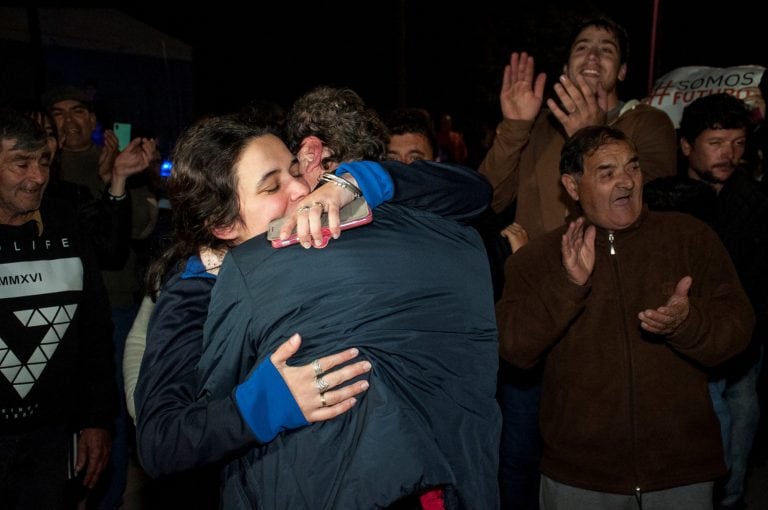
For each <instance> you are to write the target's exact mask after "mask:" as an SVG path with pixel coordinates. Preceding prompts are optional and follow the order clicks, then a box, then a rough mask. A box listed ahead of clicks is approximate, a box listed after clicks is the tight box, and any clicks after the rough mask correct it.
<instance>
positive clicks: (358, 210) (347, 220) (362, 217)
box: [267, 197, 373, 248]
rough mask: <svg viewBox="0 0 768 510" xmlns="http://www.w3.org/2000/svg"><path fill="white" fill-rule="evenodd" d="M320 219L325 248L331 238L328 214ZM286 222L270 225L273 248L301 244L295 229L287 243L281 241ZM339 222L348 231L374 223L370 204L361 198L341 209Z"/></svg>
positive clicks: (280, 220) (279, 220) (268, 237)
mask: <svg viewBox="0 0 768 510" xmlns="http://www.w3.org/2000/svg"><path fill="white" fill-rule="evenodd" d="M320 218H321V221H322V225H323V226H322V232H323V246H325V245H327V244H328V241H329V240H330V238H331V231H330V229H329V228H328V213H323V215H322V216H321V217H320ZM284 221H285V218H278V219H276V220H273V221H272V222H271V223H270V224H269V230H268V231H267V240H268V241H272V246H273V247H274V248H284V247H286V246H290V245H292V244H296V243H298V242H299V237H298V235H297V234H296V229H295V228H294V229H293V234H292V235H291V236H290V237H289V238H288V239H286V240H285V241H281V240H280V227H282V226H283V222H284ZM339 221H340V224H341V230H347V229H350V228H355V227H359V226H361V225H365V224H367V223H370V222H371V221H373V214H372V213H371V208H370V207H368V202H366V201H365V199H364V198H362V197H360V198H356V199H354V200H353V201H352V202H350V203H348V204H347V205H345V206H344V207H342V208H341V211H339Z"/></svg>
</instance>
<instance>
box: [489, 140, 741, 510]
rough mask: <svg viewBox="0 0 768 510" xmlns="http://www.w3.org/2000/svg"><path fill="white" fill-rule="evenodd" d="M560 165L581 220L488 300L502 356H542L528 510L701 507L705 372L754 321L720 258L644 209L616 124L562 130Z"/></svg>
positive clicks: (708, 431) (708, 243)
mask: <svg viewBox="0 0 768 510" xmlns="http://www.w3.org/2000/svg"><path fill="white" fill-rule="evenodd" d="M560 171H561V173H562V177H561V182H562V184H563V186H564V187H565V190H566V192H567V193H568V195H569V196H570V197H571V198H572V199H573V200H574V201H575V202H577V203H578V204H579V205H580V207H581V210H582V212H583V216H582V217H580V218H579V219H577V220H575V221H574V222H572V223H570V224H569V225H567V226H563V227H562V228H560V229H557V230H555V231H552V232H550V233H548V234H545V235H544V236H542V237H539V238H537V239H534V240H533V241H531V242H530V243H529V244H528V245H526V246H524V247H523V248H521V249H520V250H519V251H518V252H517V253H516V254H515V256H514V257H510V259H508V261H507V266H506V273H507V276H508V278H507V282H506V285H505V289H504V294H503V296H502V298H501V301H500V302H499V303H498V305H497V313H498V323H499V335H500V342H501V355H502V357H503V358H505V359H506V360H507V361H509V362H511V363H513V364H514V365H517V366H519V367H521V368H526V367H530V366H533V365H534V364H536V363H537V362H538V361H539V360H543V363H544V375H543V383H542V393H541V412H540V427H541V433H542V437H543V440H544V451H543V458H542V463H541V472H542V478H541V493H540V505H541V508H542V510H546V509H548V508H557V509H558V510H559V509H570V508H577V507H578V508H590V509H598V510H599V509H614V508H626V507H625V506H622V505H626V504H628V503H629V502H630V501H631V499H637V500H638V502H640V501H642V505H643V506H644V507H646V508H651V507H653V508H675V509H679V510H687V509H691V510H693V509H701V508H711V504H712V485H713V483H712V481H713V480H714V479H715V478H717V477H718V476H720V475H722V474H723V473H724V472H725V465H724V463H723V460H722V449H721V445H720V433H719V428H718V423H717V419H716V417H715V414H714V411H713V410H712V405H711V402H710V398H709V393H708V389H707V374H706V373H705V367H711V366H714V365H718V364H719V363H722V362H723V361H725V360H726V359H728V358H729V357H731V356H733V355H734V354H736V353H738V352H739V351H740V350H742V349H743V348H744V347H745V346H746V341H745V339H748V338H749V333H750V331H751V328H752V326H753V322H754V316H753V312H752V308H751V306H750V304H749V300H748V299H747V297H746V294H745V293H744V291H743V289H742V287H741V285H740V283H739V280H738V277H737V275H736V272H735V270H734V268H733V264H732V263H731V261H730V259H729V257H728V254H727V253H726V251H725V249H724V248H723V245H722V244H721V242H720V241H719V239H718V237H717V235H716V234H715V232H714V231H712V230H711V229H710V228H709V227H707V226H706V225H705V224H704V223H702V222H700V221H698V220H696V219H694V218H693V217H691V216H688V215H684V214H679V213H661V212H649V211H648V210H647V209H645V208H644V207H643V204H642V172H641V169H640V164H639V158H638V156H637V150H636V148H635V146H634V144H633V143H632V141H631V140H630V139H629V138H628V137H627V135H625V134H624V133H622V132H621V131H618V130H616V129H613V128H610V127H606V126H592V127H587V128H584V129H582V130H580V131H578V132H576V133H575V134H574V135H573V137H572V138H571V139H569V140H568V141H567V142H566V144H565V146H564V147H563V153H562V157H561V160H560ZM627 500H630V501H627ZM579 505H581V506H579ZM649 505H650V506H649Z"/></svg>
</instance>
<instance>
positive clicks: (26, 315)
mask: <svg viewBox="0 0 768 510" xmlns="http://www.w3.org/2000/svg"><path fill="white" fill-rule="evenodd" d="M75 310H77V304H74V305H64V306H49V307H45V308H32V309H29V310H18V311H16V312H14V315H15V316H16V318H17V319H18V320H19V321H20V322H21V323H22V324H24V326H26V327H28V328H31V327H35V326H44V325H46V324H47V325H48V326H49V328H48V331H46V333H45V335H44V336H43V338H42V339H41V340H40V344H39V345H38V346H37V348H35V350H34V352H33V353H32V355H31V356H30V357H29V359H28V360H27V362H26V363H23V362H22V361H20V360H19V358H18V357H17V356H16V354H15V353H14V352H13V351H12V350H11V349H10V348H9V347H8V345H7V344H6V343H5V342H4V341H3V339H2V338H0V374H2V375H3V376H4V377H5V378H6V379H8V382H10V383H11V384H12V385H13V388H14V389H15V390H16V392H17V393H18V394H19V396H20V397H21V398H24V397H26V396H27V394H28V393H29V391H30V390H31V389H32V387H33V386H34V384H35V382H36V381H37V380H38V379H39V378H40V374H42V373H43V369H45V366H46V364H47V363H48V360H50V359H51V357H52V356H53V353H54V352H56V348H57V347H58V346H59V342H60V341H61V339H62V337H63V336H64V334H65V333H66V332H67V328H68V327H69V324H70V321H71V320H72V316H73V315H74V314H75Z"/></svg>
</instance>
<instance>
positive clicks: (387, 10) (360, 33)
mask: <svg viewBox="0 0 768 510" xmlns="http://www.w3.org/2000/svg"><path fill="white" fill-rule="evenodd" d="M654 4H655V2H654V0H635V1H629V2H619V1H611V2H607V1H602V2H601V1H591V2H590V1H582V2H574V1H538V2H537V1H528V2H516V1H502V0H497V1H495V2H485V1H456V2H435V1H406V0H400V1H372V2H338V1H337V2H314V3H312V4H304V3H297V2H283V3H274V2H273V5H271V6H270V7H269V8H268V9H269V11H267V7H266V6H265V4H264V3H253V4H251V5H250V6H249V7H248V8H225V7H222V8H220V9H215V8H212V6H211V5H210V4H208V5H207V6H206V7H205V8H193V7H189V8H185V9H168V8H160V9H159V8H130V9H123V10H124V12H126V13H128V14H130V15H132V16H134V17H136V18H138V19H140V20H142V21H144V22H145V23H147V24H150V25H152V26H154V27H155V28H158V29H160V30H163V31H165V32H167V33H168V34H170V35H172V36H174V37H177V38H179V39H181V40H182V41H184V42H186V43H188V44H190V45H192V47H193V51H194V96H195V111H196V113H197V114H198V115H202V114H205V113H219V112H223V111H228V110H232V109H235V108H238V107H239V106H241V105H242V104H243V103H244V102H246V101H248V100H250V99H264V100H271V101H276V102H278V103H280V104H282V105H283V106H289V105H290V102H291V101H292V100H293V99H294V98H295V97H297V96H298V95H300V94H302V93H303V92H306V91H307V90H309V89H310V88H312V87H313V86H315V85H319V84H331V85H345V86H350V87H352V88H353V89H355V90H356V91H357V92H358V93H360V94H361V95H362V96H363V98H364V99H365V100H366V101H367V102H368V103H369V104H370V105H372V106H373V107H375V108H376V109H378V110H379V111H380V112H382V113H384V112H386V111H388V110H389V109H391V108H393V107H395V106H399V105H409V106H420V107H425V108H427V109H429V110H430V111H432V112H433V113H435V114H436V113H439V112H441V111H448V112H450V113H452V114H453V116H454V121H455V123H456V124H457V125H458V127H459V128H461V129H464V130H469V131H473V130H475V129H476V127H477V126H478V125H479V124H480V123H483V122H495V120H497V119H498V118H499V111H498V100H497V95H498V88H499V86H500V83H501V71H502V67H503V65H504V64H505V63H506V62H507V61H508V58H509V54H510V52H511V51H514V50H527V51H529V52H530V53H531V54H533V55H534V56H536V57H537V67H538V68H539V69H540V70H544V71H547V72H548V75H550V76H556V75H557V74H558V73H559V72H560V69H561V66H562V64H563V62H564V61H565V58H566V53H565V51H566V49H567V47H566V45H567V43H568V41H567V38H568V35H569V33H570V26H571V25H572V22H573V19H574V18H575V17H577V16H583V15H588V14H590V13H595V12H602V13H605V14H608V15H609V16H611V17H613V18H614V19H616V20H617V21H618V22H619V23H621V24H622V25H624V26H625V27H626V28H627V30H628V32H629V36H630V57H629V75H628V78H627V81H626V83H625V84H623V86H622V87H623V88H622V90H621V93H620V95H621V97H623V98H633V97H637V98H640V97H643V96H645V95H646V94H647V92H648V74H649V73H648V71H649V58H650V47H651V27H652V24H653V13H654ZM714 5H717V8H711V7H708V6H714ZM750 9H752V8H750V7H748V4H747V2H744V1H735V2H734V1H732V2H727V3H719V4H710V3H708V2H687V1H673V0H659V1H658V17H657V20H658V22H657V34H656V51H655V59H654V78H658V77H659V76H661V75H663V74H664V73H666V72H668V71H670V70H672V69H674V68H676V67H679V66H683V65H708V66H717V67H719V66H723V67H725V66H733V65H743V64H760V65H765V63H766V60H768V58H766V55H765V53H764V51H765V49H766V46H767V45H766V44H764V41H765V38H764V32H763V30H764V25H765V21H764V18H761V17H759V16H757V15H756V13H755V12H752V11H751V10H750ZM551 82H552V79H549V80H548V83H551Z"/></svg>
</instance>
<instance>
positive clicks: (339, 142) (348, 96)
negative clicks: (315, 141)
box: [286, 86, 389, 169]
mask: <svg viewBox="0 0 768 510" xmlns="http://www.w3.org/2000/svg"><path fill="white" fill-rule="evenodd" d="M308 136H316V137H317V138H319V139H320V141H321V142H322V143H323V144H324V145H325V146H326V147H327V148H328V149H329V150H330V152H331V154H330V156H328V157H326V158H323V161H322V165H323V168H326V169H327V168H328V167H329V165H330V163H332V162H334V163H342V162H344V161H361V160H371V161H380V160H383V159H385V158H386V154H387V142H388V139H389V134H388V133H387V128H386V126H385V125H384V123H383V122H382V120H381V118H380V117H379V115H378V114H377V113H376V112H375V111H374V110H372V109H370V108H368V107H367V106H366V105H365V102H364V101H363V100H362V98H361V97H360V96H359V95H358V94H357V93H356V92H355V91H353V90H351V89H348V88H335V87H327V86H322V87H318V88H316V89H314V90H312V91H310V92H308V93H307V94H304V95H303V96H301V97H300V98H299V99H297V100H296V102H295V103H294V104H293V107H292V108H291V110H290V112H289V113H288V119H287V121H286V137H287V140H288V148H289V149H290V151H291V152H292V153H294V154H296V153H297V152H298V151H299V149H300V148H301V143H302V141H303V140H304V139H305V138H307V137H308Z"/></svg>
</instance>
